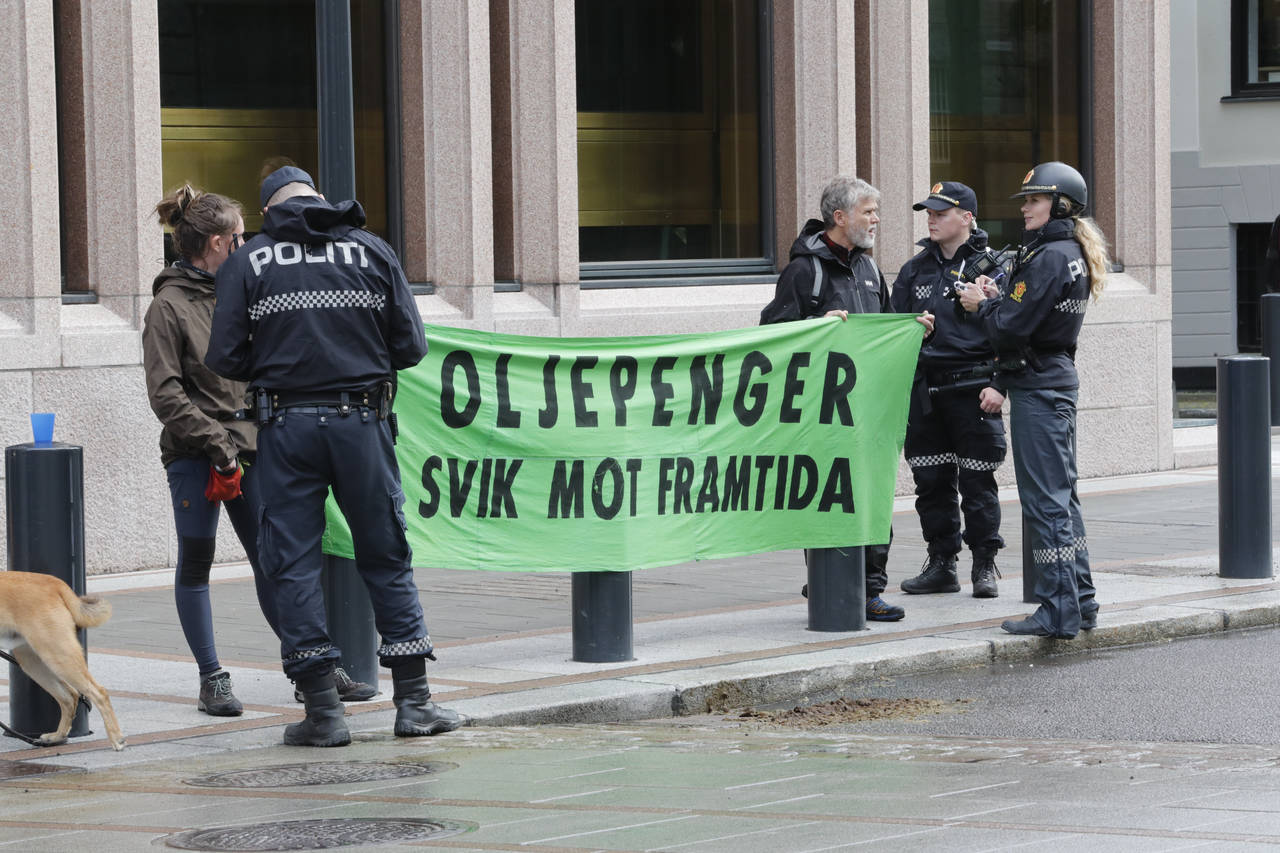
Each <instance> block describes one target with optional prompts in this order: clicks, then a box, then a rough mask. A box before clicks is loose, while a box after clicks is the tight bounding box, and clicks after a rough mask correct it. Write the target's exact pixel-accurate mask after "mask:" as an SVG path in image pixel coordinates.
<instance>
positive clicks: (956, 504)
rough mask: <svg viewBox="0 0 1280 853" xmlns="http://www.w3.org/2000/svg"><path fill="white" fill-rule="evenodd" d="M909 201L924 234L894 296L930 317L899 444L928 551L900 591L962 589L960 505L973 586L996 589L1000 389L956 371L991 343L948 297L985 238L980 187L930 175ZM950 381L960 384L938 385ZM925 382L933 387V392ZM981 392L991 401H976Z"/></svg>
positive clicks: (985, 356)
mask: <svg viewBox="0 0 1280 853" xmlns="http://www.w3.org/2000/svg"><path fill="white" fill-rule="evenodd" d="M912 208H913V209H914V210H928V211H929V236H928V237H927V238H925V239H923V240H921V241H920V242H919V243H917V245H918V246H920V247H921V250H920V252H919V254H917V255H916V256H915V257H913V258H912V259H911V260H909V261H907V262H906V264H904V265H903V267H902V269H901V270H900V271H899V272H898V278H897V280H896V281H895V282H894V285H893V297H892V301H893V310H894V311H897V312H899V313H908V312H909V313H919V312H921V311H931V312H933V315H934V318H935V320H934V324H935V325H934V332H933V335H932V336H931V337H930V338H929V340H928V341H926V342H925V344H924V346H923V347H921V349H920V361H919V362H918V364H917V366H916V379H915V387H914V390H913V393H912V395H911V411H910V414H909V415H908V418H907V440H906V445H905V447H904V451H905V454H906V458H907V464H908V465H909V466H910V467H911V475H912V477H913V478H914V479H915V483H916V512H917V513H918V514H919V516H920V529H921V532H922V533H923V534H924V538H925V541H926V542H927V543H928V545H929V558H928V560H927V561H926V562H925V564H924V569H923V570H922V571H921V572H920V574H919V575H918V576H916V577H914V578H909V579H907V580H905V581H903V582H902V591H903V592H906V593H912V594H917V595H918V594H922V593H931V592H959V591H960V582H959V579H958V578H957V577H956V555H957V554H959V552H960V543H961V534H960V515H961V512H962V511H963V513H964V536H963V541H964V542H965V543H967V544H968V546H969V549H970V550H971V551H972V552H973V568H972V572H971V574H970V577H971V579H972V581H973V595H974V597H975V598H995V597H996V596H997V595H998V590H997V586H996V578H997V577H998V576H999V571H998V570H997V569H996V561H995V556H996V552H997V551H998V550H999V549H1001V548H1003V547H1004V540H1003V539H1002V538H1000V500H999V497H998V495H997V493H998V489H997V487H996V474H995V472H996V469H997V468H999V467H1000V463H1001V462H1003V461H1004V456H1005V440H1004V421H1003V420H1002V417H1001V414H1000V406H1001V405H1002V404H1003V403H1004V397H1003V395H1001V394H1000V392H999V391H997V390H996V389H995V388H992V387H989V386H988V387H985V388H981V389H979V388H974V387H972V383H971V382H966V381H965V380H963V379H960V377H965V376H973V375H974V374H975V373H976V372H981V371H982V370H983V368H984V367H985V368H987V369H990V368H991V365H992V364H993V360H994V357H995V352H994V351H993V350H992V348H991V344H990V342H989V341H988V340H987V336H986V333H985V332H984V331H983V328H982V324H981V323H979V322H978V321H977V320H976V319H971V318H970V317H969V315H968V314H966V313H965V311H964V310H963V309H961V307H960V304H959V302H957V301H956V300H955V299H954V298H948V295H949V294H950V295H951V296H953V297H954V294H955V287H956V284H957V283H958V282H959V280H960V277H961V273H962V272H963V270H964V266H965V263H966V262H968V261H969V260H970V259H971V258H972V257H973V256H974V255H976V254H978V253H980V252H982V251H983V250H985V249H986V248H987V233H986V232H985V231H983V230H982V229H981V228H978V227H977V223H976V221H975V220H974V217H975V216H977V213H978V197H977V195H975V194H974V192H973V190H971V189H970V188H969V187H967V186H965V185H964V184H961V183H957V182H955V181H942V182H940V183H937V184H934V185H933V188H932V189H931V190H930V192H929V196H928V198H926V199H924V201H921V202H919V203H918V204H915V205H913V206H912ZM957 381H959V382H960V383H961V384H962V387H959V388H953V389H952V390H946V389H947V386H949V385H950V386H954V385H955V384H957ZM930 387H934V388H939V389H941V390H940V391H939V392H938V393H937V394H935V395H933V396H932V397H931V396H930V395H929V394H928V393H927V390H926V389H927V388H930ZM984 402H987V403H989V404H990V405H989V406H988V408H991V407H994V411H988V410H984V408H983V403H984ZM957 494H958V496H957Z"/></svg>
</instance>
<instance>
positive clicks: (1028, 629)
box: [1000, 616, 1076, 640]
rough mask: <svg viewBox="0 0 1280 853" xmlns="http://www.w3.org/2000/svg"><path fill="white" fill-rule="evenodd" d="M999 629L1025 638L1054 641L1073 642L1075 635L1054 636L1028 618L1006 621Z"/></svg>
mask: <svg viewBox="0 0 1280 853" xmlns="http://www.w3.org/2000/svg"><path fill="white" fill-rule="evenodd" d="M1000 627H1001V628H1003V629H1004V630H1005V631H1007V632H1009V633H1010V634H1018V635H1021V636H1025V637H1052V638H1053V639H1055V640H1074V639H1075V638H1076V635H1075V634H1055V633H1053V632H1052V631H1050V630H1049V629H1048V628H1046V627H1044V626H1043V625H1041V624H1040V623H1039V622H1037V621H1036V620H1034V619H1032V618H1031V617H1030V616H1028V617H1027V618H1026V619H1019V620H1017V621H1014V620H1013V619H1006V620H1004V621H1003V622H1001V623H1000Z"/></svg>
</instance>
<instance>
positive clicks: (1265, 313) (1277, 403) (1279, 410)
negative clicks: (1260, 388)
mask: <svg viewBox="0 0 1280 853" xmlns="http://www.w3.org/2000/svg"><path fill="white" fill-rule="evenodd" d="M1262 354H1263V356H1265V357H1266V358H1269V359H1271V369H1270V370H1268V371H1267V374H1268V376H1269V377H1270V383H1269V387H1270V388H1271V425H1272V426H1280V366H1277V363H1278V362H1280V293H1264V294H1262Z"/></svg>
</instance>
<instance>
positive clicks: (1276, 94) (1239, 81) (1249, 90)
mask: <svg viewBox="0 0 1280 853" xmlns="http://www.w3.org/2000/svg"><path fill="white" fill-rule="evenodd" d="M1259 2H1261V0H1259ZM1277 99H1280V80H1276V81H1272V82H1267V83H1252V82H1249V0H1231V94H1230V95H1224V96H1223V98H1222V100H1223V101H1224V102H1230V101H1266V100H1277Z"/></svg>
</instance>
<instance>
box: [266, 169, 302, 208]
mask: <svg viewBox="0 0 1280 853" xmlns="http://www.w3.org/2000/svg"><path fill="white" fill-rule="evenodd" d="M285 184H306V185H307V186H309V187H311V189H315V188H316V184H315V181H313V180H311V176H310V175H308V174H307V173H306V172H304V171H302V170H301V169H299V168H298V167H297V166H281V167H280V168H279V169H276V170H275V171H274V172H272V173H271V174H270V175H267V177H266V178H264V179H263V181H262V191H261V192H260V193H258V200H259V201H260V202H262V204H261V205H260V206H261V207H266V206H267V202H269V201H271V197H272V196H273V195H275V194H276V192H277V191H278V190H279V189H280V188H281V187H283V186H284V185H285Z"/></svg>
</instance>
